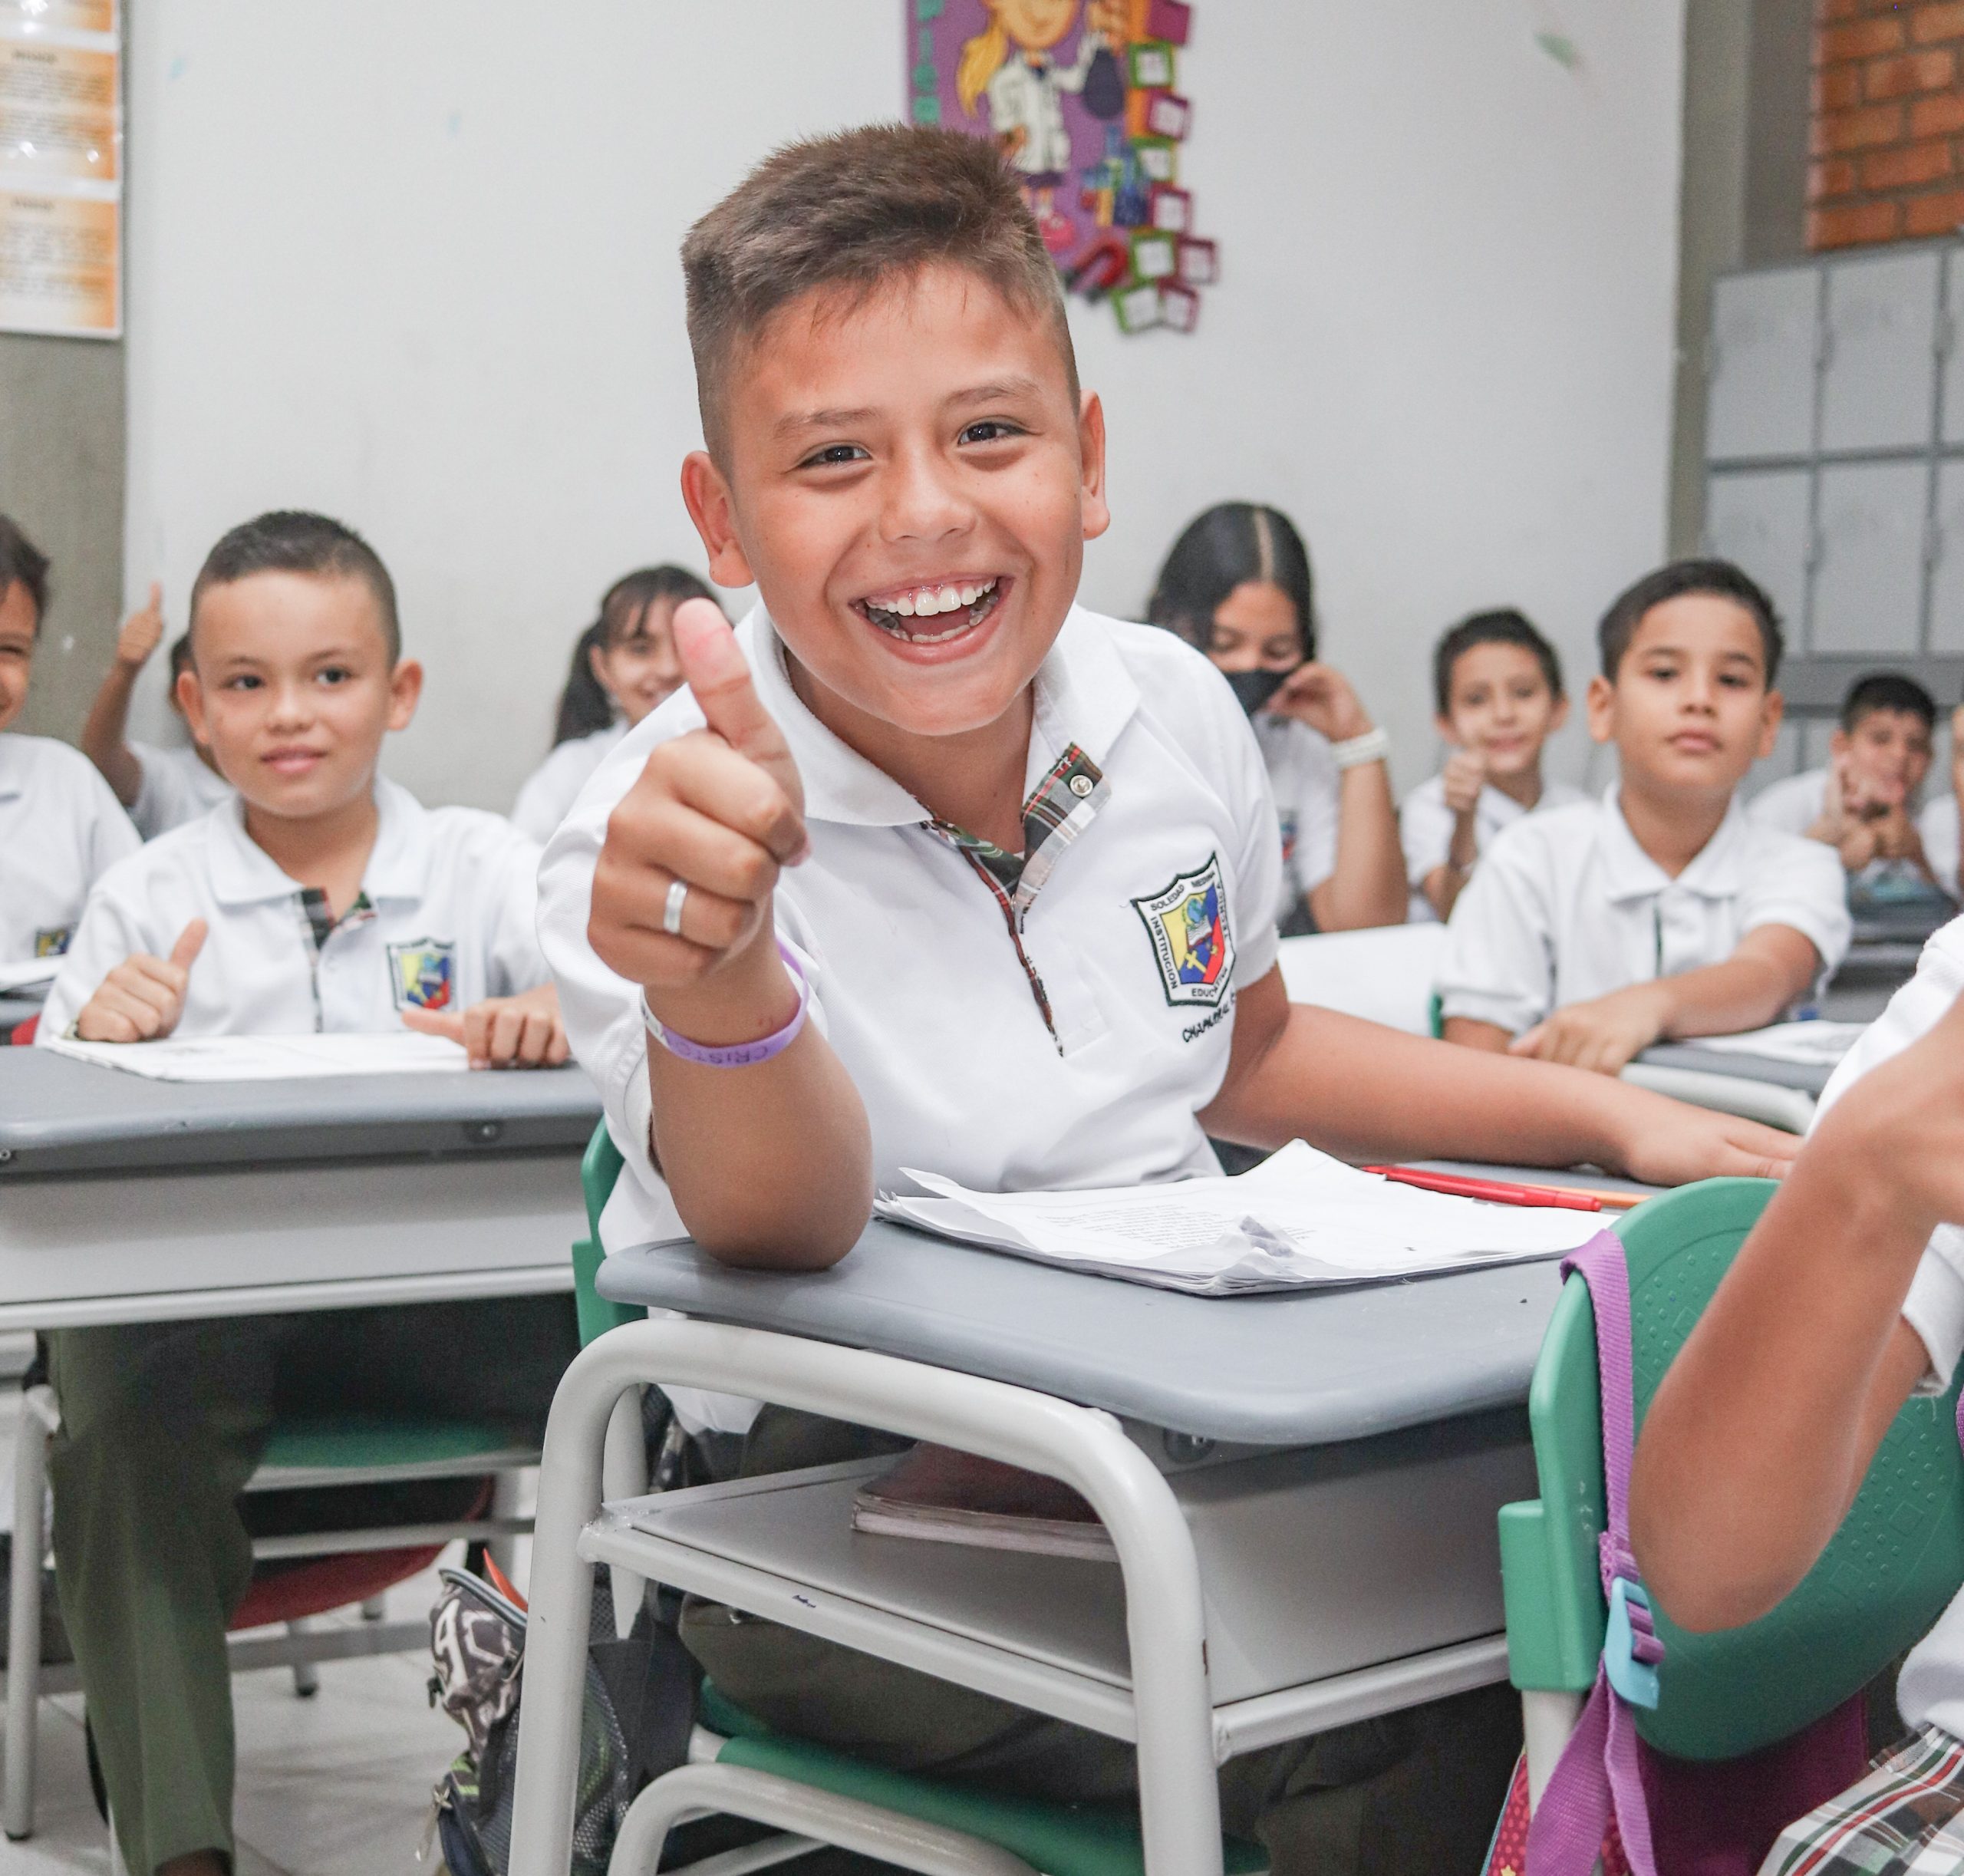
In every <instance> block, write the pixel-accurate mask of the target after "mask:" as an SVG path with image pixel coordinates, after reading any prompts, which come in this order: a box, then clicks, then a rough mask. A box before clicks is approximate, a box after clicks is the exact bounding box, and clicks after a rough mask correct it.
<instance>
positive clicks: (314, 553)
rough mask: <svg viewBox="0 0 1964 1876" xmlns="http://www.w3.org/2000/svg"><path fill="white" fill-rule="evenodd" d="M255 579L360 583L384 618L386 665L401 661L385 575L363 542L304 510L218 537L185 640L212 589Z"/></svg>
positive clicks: (197, 584) (256, 520)
mask: <svg viewBox="0 0 1964 1876" xmlns="http://www.w3.org/2000/svg"><path fill="white" fill-rule="evenodd" d="M255 573H309V574H312V575H314V576H315V578H317V579H329V580H336V579H340V580H359V581H361V583H362V585H364V586H366V587H367V589H368V590H369V592H371V594H373V595H374V600H375V608H376V610H377V612H380V613H381V617H382V640H383V642H384V644H385V645H387V647H388V650H389V662H390V664H392V665H393V664H395V663H396V662H397V661H398V660H399V659H400V658H401V657H402V625H401V623H400V621H399V620H398V619H397V616H396V583H395V582H394V580H392V579H390V578H389V570H388V569H387V567H385V566H384V565H383V564H382V556H381V555H380V554H378V553H377V552H376V551H375V550H374V548H372V547H371V546H369V545H368V543H367V542H366V541H364V539H362V538H361V536H360V535H358V534H357V533H356V532H355V531H354V529H352V528H351V527H349V526H347V525H346V524H345V523H342V522H339V521H334V520H331V519H329V518H328V516H325V515H315V514H310V513H308V512H307V511H306V510H305V509H295V508H278V509H274V510H272V513H269V514H264V515H255V516H254V517H253V518H252V519H251V520H250V521H242V522H241V523H239V525H238V526H237V527H236V528H233V529H230V530H229V532H226V533H225V534H223V535H221V536H219V542H218V545H217V546H215V547H214V548H213V549H212V550H211V552H209V553H208V554H207V555H206V556H205V564H204V565H203V566H202V567H200V568H199V569H198V577H197V579H196V580H194V581H193V582H192V584H191V624H190V628H189V631H187V632H186V638H187V639H194V638H195V635H196V631H197V629H198V602H199V600H200V599H202V598H203V597H204V596H205V595H206V593H207V592H209V591H210V590H211V589H212V588H213V587H214V586H229V585H231V584H232V582H233V581H235V580H242V579H246V578H248V577H249V575H252V574H255Z"/></svg>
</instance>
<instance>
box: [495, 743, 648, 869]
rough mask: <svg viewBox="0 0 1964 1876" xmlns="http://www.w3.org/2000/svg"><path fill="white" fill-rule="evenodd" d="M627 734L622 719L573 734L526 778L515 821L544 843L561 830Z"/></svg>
mask: <svg viewBox="0 0 1964 1876" xmlns="http://www.w3.org/2000/svg"><path fill="white" fill-rule="evenodd" d="M626 734H628V726H627V724H625V723H624V722H623V723H610V724H608V726H607V727H606V728H605V729H604V730H594V731H593V732H592V734H591V735H588V736H575V737H568V739H567V740H566V741H565V742H563V743H559V744H558V745H557V746H556V747H555V748H554V750H553V751H552V754H551V755H549V756H548V757H546V758H545V760H544V761H543V762H542V763H540V764H539V767H537V768H535V769H534V770H532V773H531V774H530V775H529V776H528V777H527V778H526V784H525V786H524V787H522V788H521V789H520V790H519V798H518V800H516V801H515V802H514V803H512V826H514V827H516V828H517V829H518V830H519V832H520V833H522V834H524V835H526V836H528V837H529V839H533V840H535V841H537V842H539V845H540V846H544V845H545V842H547V841H549V840H550V839H552V836H553V835H554V834H555V832H558V830H559V823H561V822H562V821H563V820H564V819H565V818H566V810H567V809H568V808H570V807H571V806H572V805H573V803H575V801H577V800H578V799H579V793H580V790H582V788H584V787H585V786H586V785H587V782H588V778H589V777H591V776H592V773H593V772H594V770H595V769H597V768H598V767H600V765H601V763H603V762H605V760H607V758H608V757H609V756H610V755H611V754H612V753H613V752H614V751H615V750H616V749H618V747H620V743H621V737H624V736H625V735H626Z"/></svg>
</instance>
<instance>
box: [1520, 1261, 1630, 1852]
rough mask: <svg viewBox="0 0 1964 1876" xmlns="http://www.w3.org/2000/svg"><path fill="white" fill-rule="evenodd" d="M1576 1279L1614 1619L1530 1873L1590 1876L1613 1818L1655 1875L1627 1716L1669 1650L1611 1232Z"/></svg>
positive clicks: (1565, 1753) (1625, 1280) (1571, 1268)
mask: <svg viewBox="0 0 1964 1876" xmlns="http://www.w3.org/2000/svg"><path fill="white" fill-rule="evenodd" d="M1570 1273H1574V1274H1579V1275H1580V1277H1581V1278H1582V1280H1583V1282H1585V1283H1586V1284H1588V1286H1589V1294H1590V1301H1591V1302H1592V1303H1593V1304H1594V1307H1595V1315H1596V1361H1597V1367H1598V1368H1599V1369H1600V1371H1601V1374H1602V1386H1603V1487H1604V1497H1605V1499H1606V1505H1605V1509H1606V1512H1607V1517H1606V1520H1605V1528H1604V1530H1603V1534H1602V1536H1601V1537H1600V1538H1599V1539H1598V1540H1597V1548H1598V1551H1599V1553H1600V1554H1599V1557H1598V1564H1599V1568H1600V1570H1601V1571H1602V1578H1603V1594H1604V1596H1605V1597H1606V1598H1607V1599H1608V1601H1609V1605H1610V1614H1609V1624H1608V1627H1607V1630H1606V1633H1605V1634H1604V1637H1603V1658H1602V1660H1601V1661H1600V1663H1598V1664H1597V1669H1596V1684H1595V1686H1593V1688H1592V1689H1591V1690H1590V1694H1589V1700H1588V1703H1587V1705H1586V1706H1584V1707H1583V1710H1582V1717H1581V1719H1580V1721H1579V1722H1578V1723H1577V1726H1576V1729H1575V1731H1574V1733H1572V1734H1571V1735H1570V1737H1569V1741H1568V1743H1567V1746H1564V1748H1563V1749H1562V1756H1561V1757H1560V1759H1559V1760H1557V1762H1556V1765H1555V1769H1554V1775H1553V1776H1552V1777H1550V1779H1549V1781H1548V1786H1547V1790H1546V1791H1544V1792H1543V1793H1542V1794H1541V1803H1540V1805H1538V1806H1537V1808H1536V1809H1535V1812H1534V1821H1533V1822H1532V1823H1531V1825H1529V1827H1528V1831H1527V1858H1526V1862H1527V1876H1589V1873H1590V1871H1591V1870H1592V1869H1593V1868H1594V1867H1595V1865H1596V1863H1597V1858H1599V1857H1600V1855H1601V1854H1602V1848H1603V1838H1604V1836H1605V1835H1606V1832H1607V1831H1608V1829H1609V1826H1610V1823H1611V1822H1612V1820H1613V1821H1614V1822H1615V1824H1616V1829H1617V1831H1618V1833H1619V1835H1620V1836H1621V1838H1622V1839H1623V1852H1624V1855H1626V1857H1627V1858H1628V1859H1629V1861H1630V1869H1631V1871H1632V1872H1633V1876H1656V1858H1655V1857H1654V1856H1653V1854H1652V1851H1651V1846H1650V1815H1649V1812H1648V1811H1647V1810H1646V1808H1645V1807H1644V1802H1643V1781H1642V1779H1641V1778H1640V1776H1639V1772H1638V1769H1637V1751H1636V1743H1637V1742H1636V1723H1635V1720H1634V1719H1633V1716H1632V1715H1631V1713H1630V1707H1631V1706H1656V1704H1657V1664H1658V1663H1659V1662H1660V1661H1661V1660H1663V1658H1664V1644H1662V1642H1661V1641H1659V1640H1658V1638H1657V1634H1656V1629H1655V1628H1654V1627H1653V1625H1652V1622H1651V1617H1650V1598H1649V1596H1648V1594H1646V1592H1645V1591H1644V1588H1643V1581H1642V1580H1641V1579H1640V1578H1639V1577H1638V1575H1637V1571H1636V1559H1635V1558H1633V1556H1632V1555H1630V1454H1631V1450H1632V1449H1633V1446H1634V1445H1635V1443H1636V1396H1635V1393H1634V1388H1633V1378H1632V1365H1631V1358H1630V1267H1629V1265H1628V1264H1626V1262H1625V1261H1624V1259H1623V1244H1622V1241H1621V1240H1620V1239H1619V1238H1616V1236H1615V1235H1613V1233H1611V1232H1609V1231H1601V1232H1599V1233H1598V1234H1597V1235H1596V1236H1595V1237H1594V1238H1591V1239H1590V1241H1589V1242H1588V1243H1587V1244H1586V1245H1583V1248H1581V1249H1580V1251H1576V1252H1575V1253H1574V1255H1571V1256H1570V1257H1568V1258H1564V1260H1563V1263H1562V1274H1563V1275H1564V1276H1565V1277H1566V1276H1567V1275H1569V1274H1570Z"/></svg>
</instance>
